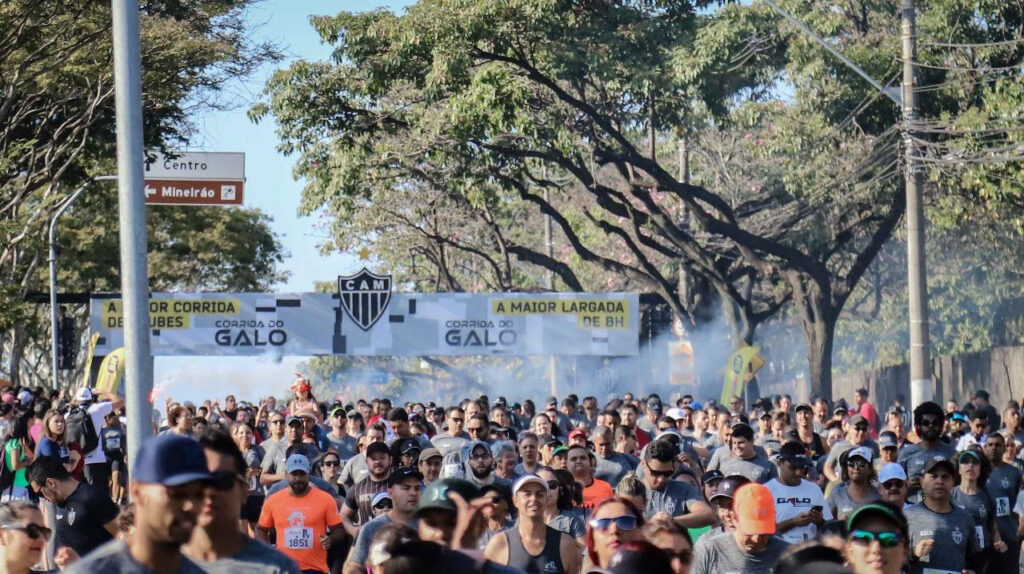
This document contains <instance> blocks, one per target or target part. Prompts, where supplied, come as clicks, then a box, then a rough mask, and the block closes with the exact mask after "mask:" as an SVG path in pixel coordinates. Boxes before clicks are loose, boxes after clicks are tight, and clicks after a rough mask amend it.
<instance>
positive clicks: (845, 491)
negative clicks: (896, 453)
mask: <svg viewBox="0 0 1024 574" xmlns="http://www.w3.org/2000/svg"><path fill="white" fill-rule="evenodd" d="M872 458H874V453H872V452H871V449H870V448H868V447H864V446H859V447H857V448H854V449H851V450H849V451H847V452H844V453H843V454H842V455H840V457H839V463H840V465H841V466H842V481H843V482H842V483H841V484H837V485H836V486H835V488H833V489H832V492H830V493H829V495H828V498H827V499H826V500H825V503H826V504H828V507H829V509H830V510H831V511H832V516H835V517H836V519H838V520H843V519H845V518H846V517H847V516H849V515H850V513H851V512H853V511H854V510H856V509H857V508H858V507H860V506H863V505H865V504H867V503H869V502H875V501H877V500H882V495H881V494H880V493H879V492H878V489H877V488H875V487H874V486H873V485H872V484H871V481H872V480H874V478H875V467H874V466H872V464H871V459H872Z"/></svg>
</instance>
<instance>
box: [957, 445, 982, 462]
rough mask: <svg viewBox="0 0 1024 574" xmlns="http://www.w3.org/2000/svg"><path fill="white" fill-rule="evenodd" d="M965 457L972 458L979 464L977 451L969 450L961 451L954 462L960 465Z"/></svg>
mask: <svg viewBox="0 0 1024 574" xmlns="http://www.w3.org/2000/svg"><path fill="white" fill-rule="evenodd" d="M965 456H969V457H972V458H974V460H976V461H978V462H981V454H979V453H978V451H976V450H974V449H971V448H969V449H967V450H964V451H961V452H960V454H958V455H957V457H956V461H957V462H958V463H962V462H963V461H964V457H965Z"/></svg>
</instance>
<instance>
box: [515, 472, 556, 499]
mask: <svg viewBox="0 0 1024 574" xmlns="http://www.w3.org/2000/svg"><path fill="white" fill-rule="evenodd" d="M527 484H539V485H541V486H543V487H544V490H547V489H548V482H547V481H546V480H544V479H543V478H541V477H539V476H537V475H536V474H524V475H523V476H520V477H519V480H517V481H516V483H515V484H514V485H513V486H512V495H513V496H515V495H516V493H518V492H519V489H521V488H522V487H524V486H526V485H527Z"/></svg>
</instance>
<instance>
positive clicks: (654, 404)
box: [647, 398, 661, 412]
mask: <svg viewBox="0 0 1024 574" xmlns="http://www.w3.org/2000/svg"><path fill="white" fill-rule="evenodd" d="M647 408H649V409H651V410H652V411H658V412H661V399H656V398H650V399H647Z"/></svg>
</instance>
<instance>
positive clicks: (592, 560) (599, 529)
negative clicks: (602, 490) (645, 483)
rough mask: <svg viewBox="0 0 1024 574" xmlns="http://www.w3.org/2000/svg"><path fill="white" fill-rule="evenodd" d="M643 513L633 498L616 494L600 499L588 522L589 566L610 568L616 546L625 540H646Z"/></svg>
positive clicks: (587, 565)
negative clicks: (643, 529) (627, 498)
mask: <svg viewBox="0 0 1024 574" xmlns="http://www.w3.org/2000/svg"><path fill="white" fill-rule="evenodd" d="M643 525H644V515H643V512H641V511H640V509H639V508H637V507H636V506H635V505H634V504H633V503H632V502H630V501H628V500H626V499H625V498H622V497H621V496H613V497H611V498H608V499H605V500H603V501H602V502H600V503H598V504H597V506H595V507H594V510H593V512H591V514H590V520H589V521H588V522H587V535H586V542H587V556H586V558H587V560H588V564H585V565H584V566H585V568H584V571H586V570H587V568H589V567H595V568H608V563H609V561H610V559H611V557H612V554H614V553H615V550H616V549H617V548H618V547H619V546H620V545H622V544H624V543H626V542H637V541H640V540H643V539H644V537H643V534H641V532H640V528H641V527H642V526H643Z"/></svg>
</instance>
